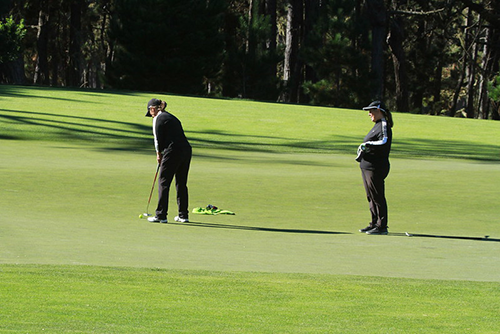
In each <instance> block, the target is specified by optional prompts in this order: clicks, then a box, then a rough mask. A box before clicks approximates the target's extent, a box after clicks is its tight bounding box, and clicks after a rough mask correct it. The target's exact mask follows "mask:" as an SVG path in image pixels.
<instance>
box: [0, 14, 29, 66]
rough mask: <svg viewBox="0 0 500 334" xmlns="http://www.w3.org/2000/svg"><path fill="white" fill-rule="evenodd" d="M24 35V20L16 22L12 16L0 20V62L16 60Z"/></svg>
mask: <svg viewBox="0 0 500 334" xmlns="http://www.w3.org/2000/svg"><path fill="white" fill-rule="evenodd" d="M25 35H26V28H25V26H24V20H21V21H20V22H19V23H16V22H15V21H14V19H13V18H12V16H10V17H7V18H6V19H5V20H3V21H0V50H2V52H1V53H0V64H2V63H6V62H9V61H13V60H16V59H17V58H18V57H19V55H20V53H21V49H22V42H23V39H24V36H25Z"/></svg>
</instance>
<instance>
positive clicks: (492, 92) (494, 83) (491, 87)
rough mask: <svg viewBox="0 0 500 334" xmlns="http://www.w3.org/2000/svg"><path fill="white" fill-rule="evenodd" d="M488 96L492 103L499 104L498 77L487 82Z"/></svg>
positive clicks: (499, 79)
mask: <svg viewBox="0 0 500 334" xmlns="http://www.w3.org/2000/svg"><path fill="white" fill-rule="evenodd" d="M488 96H489V97H490V99H492V100H493V101H495V102H498V103H500V75H497V76H496V77H495V78H494V79H493V80H491V81H490V82H488Z"/></svg>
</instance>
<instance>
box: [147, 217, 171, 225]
mask: <svg viewBox="0 0 500 334" xmlns="http://www.w3.org/2000/svg"><path fill="white" fill-rule="evenodd" d="M148 221H150V222H151V223H164V224H166V223H168V221H167V219H166V218H165V219H160V218H158V217H148Z"/></svg>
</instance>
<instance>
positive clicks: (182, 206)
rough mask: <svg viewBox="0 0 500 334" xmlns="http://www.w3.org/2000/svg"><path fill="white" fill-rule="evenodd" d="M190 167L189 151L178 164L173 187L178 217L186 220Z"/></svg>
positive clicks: (187, 214)
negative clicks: (174, 188)
mask: <svg viewBox="0 0 500 334" xmlns="http://www.w3.org/2000/svg"><path fill="white" fill-rule="evenodd" d="M190 165H191V150H189V152H186V153H185V155H184V156H183V158H182V161H181V162H180V164H179V167H178V169H177V172H176V174H175V187H176V190H177V206H178V209H179V217H180V218H182V219H188V217H189V209H188V206H189V193H188V187H187V181H188V174H189V167H190Z"/></svg>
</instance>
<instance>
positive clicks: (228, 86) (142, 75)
mask: <svg viewBox="0 0 500 334" xmlns="http://www.w3.org/2000/svg"><path fill="white" fill-rule="evenodd" d="M0 50H1V54H0V81H1V82H3V83H15V84H36V85H51V86H69V87H88V88H97V89H102V88H115V89H133V90H154V91H164V92H170V93H179V94H195V95H208V96H224V97H241V98H249V99H257V100H266V101H281V102H287V103H309V104H315V105H330V106H338V107H352V108H357V107H359V106H361V105H363V104H365V103H367V101H369V100H371V99H375V98H381V99H384V100H385V101H387V104H388V105H389V106H390V107H391V108H392V109H394V110H398V111H401V112H416V113H427V114H433V115H447V116H456V115H460V116H464V117H469V118H490V119H499V105H500V76H499V63H500V2H499V1H498V0H425V1H424V0H204V1H200V0H25V1H21V0H2V2H0Z"/></svg>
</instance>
